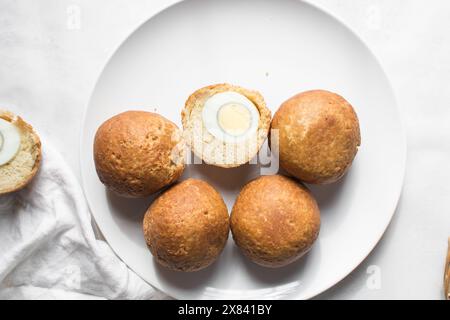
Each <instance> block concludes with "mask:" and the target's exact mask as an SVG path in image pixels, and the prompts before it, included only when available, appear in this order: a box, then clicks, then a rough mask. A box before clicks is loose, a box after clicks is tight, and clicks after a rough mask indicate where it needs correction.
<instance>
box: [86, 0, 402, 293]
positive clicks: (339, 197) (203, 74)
mask: <svg viewBox="0 0 450 320" xmlns="http://www.w3.org/2000/svg"><path fill="white" fill-rule="evenodd" d="M162 3H164V4H162ZM154 11H155V12H154V14H152V17H151V18H150V19H149V20H148V21H147V22H146V23H144V24H143V25H142V26H141V27H139V28H138V29H137V30H136V31H135V32H134V33H133V34H132V35H131V36H130V37H129V38H128V39H127V40H126V41H125V42H124V43H123V44H122V45H121V46H120V47H119V49H118V50H117V51H116V52H115V54H114V55H113V56H112V58H111V59H110V60H109V62H108V63H107V65H106V67H105V69H104V70H103V73H102V74H101V76H100V79H99V80H98V83H97V85H96V88H95V90H94V92H93V95H92V98H91V100H90V104H89V107H88V109H87V113H86V119H85V126H84V135H83V138H82V144H81V166H82V175H83V183H84V189H85V192H86V197H87V199H88V202H89V205H90V208H91V210H92V213H93V215H94V217H95V220H96V222H97V224H98V226H99V227H100V229H101V231H102V233H103V235H104V236H105V238H106V240H107V241H108V243H109V244H110V245H111V247H112V248H113V249H114V251H115V252H116V254H117V255H118V256H119V257H120V258H121V259H122V260H123V261H124V262H125V263H126V264H127V265H128V266H129V267H130V268H131V269H133V270H134V271H135V272H136V273H137V274H139V275H140V276H141V277H142V278H143V279H145V280H146V281H148V282H149V283H150V284H152V285H153V286H155V287H156V288H158V289H160V290H162V291H164V292H166V293H167V294H169V295H171V296H173V297H175V298H180V299H216V298H217V299H220V298H221V299H245V298H246V299H257V298H259V299H275V298H284V299H290V298H295V299H304V298H310V297H313V296H315V295H317V294H319V293H321V292H323V291H324V290H326V289H328V288H330V287H331V286H333V285H334V284H336V283H337V282H338V281H340V280H341V279H343V278H344V277H345V276H346V275H348V274H349V273H350V272H351V271H352V270H353V269H354V268H356V267H357V266H358V265H359V264H360V263H361V262H362V261H363V260H364V259H365V257H366V256H367V255H368V254H369V253H370V251H371V250H372V249H373V248H374V246H375V245H376V243H377V242H378V241H379V239H380V238H381V236H382V235H383V232H384V231H385V229H386V228H387V226H388V224H389V222H390V220H391V217H392V215H393V213H394V211H395V207H396V204H397V201H398V198H399V195H400V191H401V186H402V181H403V174H404V165H405V154H406V147H405V146H406V143H405V138H404V134H403V130H402V126H401V121H400V118H399V113H398V110H397V107H396V103H395V99H394V96H393V93H392V90H391V87H390V85H389V82H388V80H387V78H386V76H385V74H384V72H383V70H382V68H381V67H380V65H379V64H378V62H377V60H376V59H375V58H374V56H373V55H372V53H371V52H370V50H369V49H368V48H367V47H366V46H365V45H364V43H363V42H362V41H361V40H360V39H359V38H358V37H357V36H355V35H354V34H353V33H352V32H351V31H350V30H349V29H348V28H346V27H345V26H344V25H343V24H341V23H340V22H339V21H337V20H336V19H335V18H333V17H331V16H330V15H328V14H326V13H325V12H323V11H322V10H320V9H317V8H316V7H314V6H312V5H311V4H308V3H306V2H302V1H298V0H277V1H270V0H267V1H266V0H251V1H240V0H226V1H225V0H223V1H219V0H185V1H182V2H179V1H174V0H172V1H167V0H166V1H156V2H155V10H154ZM222 82H228V83H232V84H237V85H241V86H243V87H246V88H250V89H255V90H258V91H260V92H261V93H262V94H263V96H264V97H265V99H266V102H267V104H268V106H269V107H270V108H271V109H272V111H273V112H275V111H276V110H277V108H278V106H279V105H280V104H281V103H282V102H283V101H284V100H286V99H287V98H289V97H291V96H292V95H294V94H296V93H298V92H301V91H304V90H309V89H317V88H320V89H327V90H331V91H334V92H337V93H339V94H341V95H343V96H344V97H346V99H347V100H349V101H350V102H351V103H352V104H353V106H354V107H355V109H356V112H357V113H358V116H359V119H360V123H361V130H362V146H361V148H360V150H359V153H358V155H357V157H356V159H355V162H354V163H353V166H352V168H351V170H350V171H349V173H348V174H347V175H346V177H345V178H344V179H343V180H342V181H340V182H339V183H336V184H333V185H329V186H314V187H312V191H313V193H314V194H315V195H316V197H317V199H318V202H319V205H320V209H321V212H322V229H321V233H320V237H319V240H318V241H317V243H316V244H315V245H314V247H313V249H312V251H311V252H310V253H309V254H308V255H307V256H305V257H304V258H303V259H301V260H300V261H298V262H296V263H294V264H292V265H289V266H287V267H285V268H281V269H275V270H272V269H265V268H262V267H259V266H257V265H255V264H253V263H251V262H250V261H248V260H247V259H246V258H245V257H244V256H243V255H242V254H241V253H240V252H239V250H238V248H237V247H236V246H235V245H234V243H233V241H232V239H231V236H230V239H229V242H228V244H227V246H226V248H225V250H224V252H223V254H222V255H221V257H220V259H219V260H218V261H217V262H216V263H215V264H213V265H212V266H211V267H209V268H207V269H205V270H203V271H200V272H196V273H177V272H171V271H168V270H166V269H165V268H162V267H160V266H159V265H158V264H156V263H155V261H154V260H153V257H152V255H151V254H150V252H149V251H148V250H147V247H146V245H145V241H144V239H143V234H142V230H141V221H142V219H143V215H144V213H145V211H146V209H147V207H148V205H149V204H150V203H151V201H152V199H146V200H129V199H122V198H120V197H117V196H115V195H113V194H111V193H109V192H108V191H106V190H105V188H104V186H103V185H102V184H101V183H100V181H99V180H98V178H97V174H96V172H95V167H94V162H93V155H92V144H93V139H94V135H95V132H96V130H97V128H98V127H99V125H100V124H101V123H102V122H103V121H105V120H106V119H108V118H109V117H111V116H113V115H115V114H117V113H120V112H123V111H126V110H130V109H142V110H148V111H156V112H159V113H161V114H162V115H164V116H165V117H167V118H168V119H170V120H172V121H174V122H175V123H177V124H178V125H181V119H180V112H181V109H182V108H183V106H184V102H185V100H186V98H187V97H188V96H189V95H190V94H191V93H192V92H194V91H195V90H197V89H199V88H201V87H203V86H206V85H210V84H215V83H222ZM258 174H259V169H258V167H257V166H254V165H253V166H250V165H245V166H242V167H240V168H237V169H219V168H214V167H211V166H206V165H191V166H189V167H188V168H187V170H186V172H185V174H184V176H183V179H185V178H186V177H197V178H201V179H205V180H206V181H208V182H210V183H211V184H212V185H213V186H215V187H216V188H217V189H218V190H219V191H220V193H221V194H222V195H223V197H224V199H225V201H226V203H227V205H228V207H229V208H230V209H231V207H232V205H233V202H234V199H235V197H236V195H237V193H238V192H239V190H240V188H241V187H242V185H243V184H244V183H245V182H247V181H249V180H250V179H252V178H254V177H256V176H257V175H258Z"/></svg>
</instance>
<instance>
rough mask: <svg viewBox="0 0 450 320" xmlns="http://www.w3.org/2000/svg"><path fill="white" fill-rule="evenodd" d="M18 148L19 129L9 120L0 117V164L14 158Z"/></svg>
mask: <svg viewBox="0 0 450 320" xmlns="http://www.w3.org/2000/svg"><path fill="white" fill-rule="evenodd" d="M19 149H20V132H19V129H18V128H17V127H16V126H15V125H13V124H12V123H11V122H9V121H6V120H4V119H0V166H2V165H5V164H7V163H8V162H10V161H11V160H12V159H14V157H15V156H16V155H17V152H18V151H19Z"/></svg>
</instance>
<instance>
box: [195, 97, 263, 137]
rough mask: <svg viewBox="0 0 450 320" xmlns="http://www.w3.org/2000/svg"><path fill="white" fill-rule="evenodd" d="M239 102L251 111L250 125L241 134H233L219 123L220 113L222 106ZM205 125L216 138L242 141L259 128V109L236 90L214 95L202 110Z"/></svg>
mask: <svg viewBox="0 0 450 320" xmlns="http://www.w3.org/2000/svg"><path fill="white" fill-rule="evenodd" d="M230 103H237V104H239V105H241V106H243V107H245V108H246V109H247V110H248V111H249V113H250V126H249V128H248V129H247V130H246V131H245V132H244V133H243V134H241V135H233V134H230V133H228V132H226V131H225V130H223V129H222V127H221V126H220V124H219V119H218V114H219V110H220V108H221V107H222V106H224V105H227V104H230ZM202 119H203V125H204V126H205V128H206V130H208V132H209V133H211V134H212V135H213V136H214V137H215V138H217V139H219V140H221V141H224V142H232V143H237V142H242V141H246V140H248V139H249V138H250V137H252V136H253V135H254V134H255V133H256V131H257V130H258V123H259V111H258V109H257V108H256V106H255V105H254V104H253V102H251V101H250V100H249V99H248V98H247V97H245V96H244V95H242V94H239V93H237V92H234V91H226V92H221V93H217V94H215V95H213V96H212V97H210V98H209V99H208V100H206V102H205V104H204V106H203V110H202Z"/></svg>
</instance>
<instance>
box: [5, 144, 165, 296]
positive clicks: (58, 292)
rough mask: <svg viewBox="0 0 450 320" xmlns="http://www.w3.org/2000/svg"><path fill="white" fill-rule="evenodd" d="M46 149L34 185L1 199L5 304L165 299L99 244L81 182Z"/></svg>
mask: <svg viewBox="0 0 450 320" xmlns="http://www.w3.org/2000/svg"><path fill="white" fill-rule="evenodd" d="M41 138H42V137H41ZM42 145H43V161H42V166H41V169H40V171H39V173H38V174H37V176H36V178H35V179H34V181H33V182H32V183H31V184H30V185H29V186H28V187H27V188H25V189H24V190H22V191H20V192H18V193H14V194H9V195H6V196H0V299H157V298H160V297H163V295H162V294H160V293H158V292H157V291H156V290H154V289H153V288H152V287H151V286H150V285H148V284H147V283H145V282H144V281H143V280H142V279H140V278H139V277H138V276H137V275H136V274H134V273H133V272H132V271H131V270H129V269H128V268H127V266H126V265H125V264H124V263H123V262H122V261H121V260H120V259H119V258H118V257H117V256H116V255H115V254H114V253H113V252H112V250H111V248H110V247H109V246H108V244H107V243H106V242H104V241H102V240H97V239H96V238H95V235H94V231H93V229H92V226H91V217H90V213H89V210H88V206H87V203H86V200H85V198H84V195H83V192H82V190H81V187H80V185H79V184H78V181H77V180H76V178H75V176H74V175H73V174H72V172H71V170H70V169H69V168H68V166H67V164H66V163H65V162H64V160H63V159H62V157H61V156H60V155H59V154H58V153H57V152H56V151H55V150H54V149H53V148H52V147H50V146H49V145H48V144H47V143H46V141H43V143H42Z"/></svg>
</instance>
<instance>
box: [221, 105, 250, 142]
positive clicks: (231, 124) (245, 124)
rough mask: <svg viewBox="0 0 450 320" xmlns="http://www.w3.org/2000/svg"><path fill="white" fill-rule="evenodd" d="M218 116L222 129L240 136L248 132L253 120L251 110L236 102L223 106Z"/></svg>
mask: <svg viewBox="0 0 450 320" xmlns="http://www.w3.org/2000/svg"><path fill="white" fill-rule="evenodd" d="M217 118H218V122H219V125H220V127H221V128H222V130H223V131H225V132H226V133H228V134H230V135H233V136H240V135H242V134H244V133H245V132H247V130H248V129H249V128H250V125H251V120H252V119H251V118H252V117H251V114H250V111H249V110H248V109H247V108H246V107H245V106H243V105H241V104H239V103H235V102H231V103H227V104H224V105H223V106H221V107H220V109H219V112H218V113H217Z"/></svg>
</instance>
